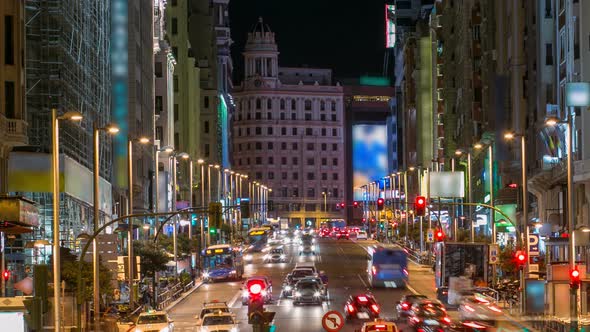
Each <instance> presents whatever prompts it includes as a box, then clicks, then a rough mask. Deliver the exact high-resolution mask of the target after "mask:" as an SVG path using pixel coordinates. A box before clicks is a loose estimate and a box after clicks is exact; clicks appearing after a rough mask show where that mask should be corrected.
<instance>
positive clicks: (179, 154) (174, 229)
mask: <svg viewBox="0 0 590 332" xmlns="http://www.w3.org/2000/svg"><path fill="white" fill-rule="evenodd" d="M185 156H188V154H187V153H186V152H175V153H173V154H172V155H171V156H170V160H171V161H172V210H173V211H176V186H177V174H176V162H177V160H176V158H177V157H181V158H183V159H185ZM177 231H178V215H176V216H175V217H174V222H173V223H172V246H173V247H174V248H173V250H174V276H175V277H178V243H177V239H176V236H177V234H176V233H177Z"/></svg>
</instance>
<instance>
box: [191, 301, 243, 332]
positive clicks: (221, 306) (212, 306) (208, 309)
mask: <svg viewBox="0 0 590 332" xmlns="http://www.w3.org/2000/svg"><path fill="white" fill-rule="evenodd" d="M212 313H229V314H232V315H233V313H232V312H231V311H230V310H229V307H228V306H227V303H225V302H219V301H211V302H205V303H203V308H202V309H201V313H200V314H199V315H197V316H195V318H196V319H197V326H200V325H201V324H202V322H203V318H205V315H208V314H212ZM234 316H235V315H234Z"/></svg>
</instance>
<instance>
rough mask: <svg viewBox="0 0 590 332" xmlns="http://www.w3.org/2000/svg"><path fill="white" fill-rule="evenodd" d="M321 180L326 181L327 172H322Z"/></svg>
mask: <svg viewBox="0 0 590 332" xmlns="http://www.w3.org/2000/svg"><path fill="white" fill-rule="evenodd" d="M322 180H323V181H327V180H328V173H322Z"/></svg>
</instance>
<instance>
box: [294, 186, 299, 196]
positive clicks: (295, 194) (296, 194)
mask: <svg viewBox="0 0 590 332" xmlns="http://www.w3.org/2000/svg"><path fill="white" fill-rule="evenodd" d="M293 197H299V189H298V188H293Z"/></svg>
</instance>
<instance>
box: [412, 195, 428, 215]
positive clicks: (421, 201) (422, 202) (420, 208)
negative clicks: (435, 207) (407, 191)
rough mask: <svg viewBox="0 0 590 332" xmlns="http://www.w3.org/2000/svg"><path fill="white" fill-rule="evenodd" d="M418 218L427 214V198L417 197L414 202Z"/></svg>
mask: <svg viewBox="0 0 590 332" xmlns="http://www.w3.org/2000/svg"><path fill="white" fill-rule="evenodd" d="M414 206H415V210H416V216H424V215H425V214H426V213H425V212H426V197H424V196H417V197H416V200H415V201H414Z"/></svg>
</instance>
